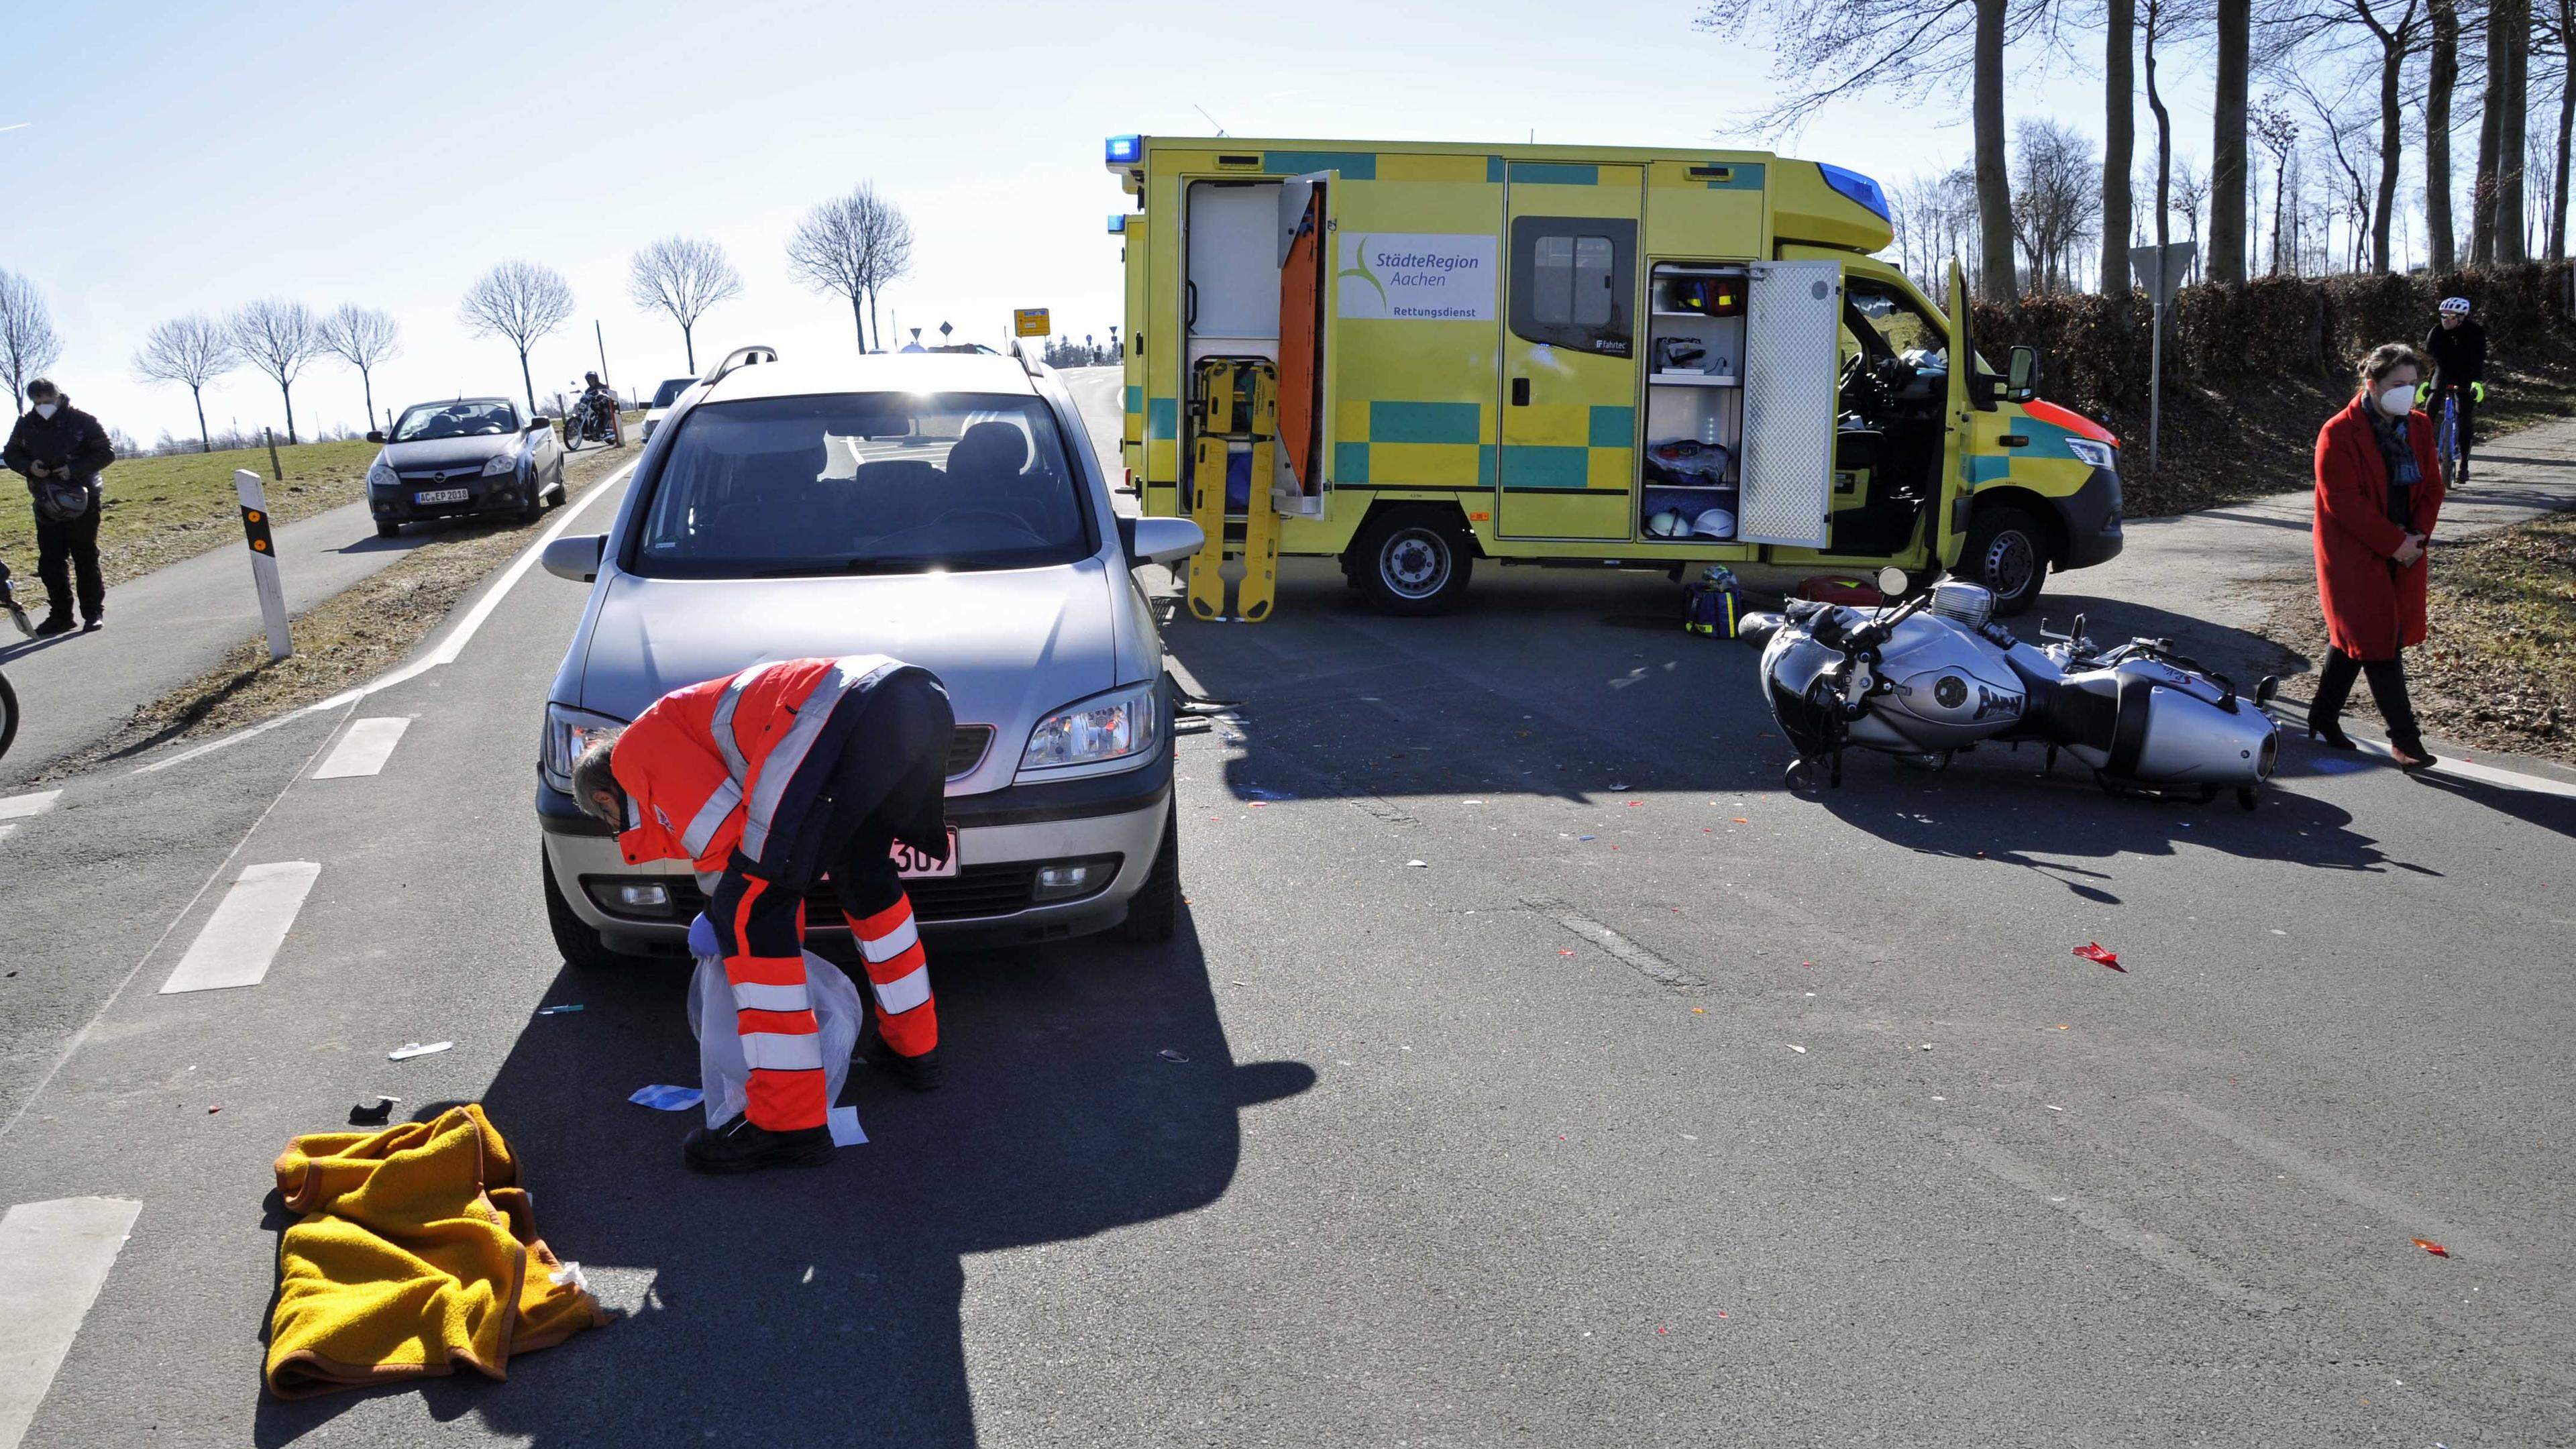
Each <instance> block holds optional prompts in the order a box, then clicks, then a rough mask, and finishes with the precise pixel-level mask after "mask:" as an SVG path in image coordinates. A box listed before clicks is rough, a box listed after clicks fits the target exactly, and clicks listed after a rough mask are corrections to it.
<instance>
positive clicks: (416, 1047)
mask: <svg viewBox="0 0 2576 1449" xmlns="http://www.w3.org/2000/svg"><path fill="white" fill-rule="evenodd" d="M454 1045H456V1043H454V1042H452V1041H434V1042H431V1043H429V1044H428V1045H427V1046H423V1045H421V1044H420V1043H419V1042H416V1041H407V1042H404V1043H403V1044H402V1045H401V1046H398V1047H395V1048H394V1049H393V1050H392V1051H389V1052H387V1053H385V1060H386V1061H389V1062H407V1061H410V1060H411V1059H412V1058H413V1057H425V1056H428V1055H429V1054H430V1053H431V1052H443V1051H445V1050H447V1049H448V1048H449V1047H452V1046H454Z"/></svg>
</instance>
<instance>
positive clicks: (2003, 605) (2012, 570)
mask: <svg viewBox="0 0 2576 1449" xmlns="http://www.w3.org/2000/svg"><path fill="white" fill-rule="evenodd" d="M2048 563H2049V548H2048V530H2047V529H2045V528H2043V527H2041V526H2040V522H2039V520H2038V519H2036V518H2033V517H2031V515H2030V513H2029V512H2028V511H2027V510H2025V509H2020V508H2015V507H2013V506H2012V505H2010V504H1995V505H1992V506H1989V507H1985V508H1980V509H1978V510H1977V515H1976V521H1975V522H1974V523H1973V524H1972V525H1971V526H1970V527H1969V529H1968V544H1967V547H1966V548H1965V549H1963V550H1961V551H1960V554H1959V566H1960V568H1961V570H1962V571H1963V572H1965V573H1966V574H1967V576H1968V577H1969V578H1970V579H1971V580H1973V581H1974V582H1976V583H1979V584H1983V585H1984V586H1985V587H1986V588H1987V589H1988V590H1990V591H1992V592H1993V594H1994V596H1995V612H1996V613H1997V614H2019V613H2023V612H2025V611H2027V610H2028V609H2029V608H2030V606H2031V605H2033V604H2035V603H2038V602H2039V589H2040V585H2041V584H2042V583H2043V582H2045V581H2046V579H2047V577H2048Z"/></svg>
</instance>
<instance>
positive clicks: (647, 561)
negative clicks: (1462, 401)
mask: <svg viewBox="0 0 2576 1449" xmlns="http://www.w3.org/2000/svg"><path fill="white" fill-rule="evenodd" d="M1203 541H1204V538H1203V535H1202V534H1201V533H1200V531H1199V529H1198V527H1197V525H1195V524H1193V523H1191V522H1189V521H1188V520H1186V519H1173V518H1145V519H1138V518H1132V517H1121V516H1120V515H1119V514H1118V513H1117V512H1116V511H1115V510H1114V509H1113V508H1112V507H1111V505H1110V496H1109V485H1108V480H1107V479H1106V478H1105V477H1103V476H1102V473H1101V468H1100V462H1099V458H1098V456H1097V455H1096V454H1095V452H1094V451H1093V449H1092V446H1091V442H1090V439H1089V437H1088V436H1087V434H1086V433H1085V431H1084V426H1083V421H1082V417H1081V414H1080V413H1079V412H1078V411H1077V410H1076V408H1075V406H1074V403H1073V400H1072V398H1071V396H1070V395H1069V394H1068V393H1067V392H1066V390H1065V388H1064V386H1063V384H1062V383H1061V382H1059V381H1058V380H1057V379H1056V378H1055V376H1054V375H1053V374H1052V373H1051V372H1049V371H1048V370H1046V369H1044V368H1037V367H1031V366H1027V365H1025V364H1023V363H1022V362H1021V361H1020V360H1019V359H1017V358H1010V357H996V356H967V355H956V354H936V353H910V354H893V355H879V356H869V357H854V358H850V359H846V360H841V361H833V362H816V363H802V362H780V361H779V360H777V356H776V354H775V353H774V352H771V351H769V350H767V349H761V348H744V349H742V350H740V351H738V352H736V353H735V354H734V355H733V356H731V357H728V358H727V359H726V360H725V361H724V363H722V364H720V365H719V366H718V367H716V368H715V369H714V370H712V371H711V372H709V374H708V375H707V377H706V378H705V380H704V382H703V385H702V386H698V387H693V388H691V389H689V390H688V392H687V393H686V395H685V396H683V397H682V398H681V399H680V400H679V401H678V403H677V404H676V405H675V406H674V407H673V408H672V410H671V413H670V416H669V417H668V418H666V419H665V420H664V421H663V424H662V426H661V427H659V428H657V429H655V430H654V433H653V437H652V440H651V441H650V442H649V443H647V444H646V445H645V448H644V452H643V456H642V457H641V458H640V459H639V460H638V461H637V463H636V466H635V478H634V482H633V485H632V486H631V487H630V488H629V489H628V490H627V494H626V497H625V499H624V501H623V502H622V503H621V504H620V506H619V508H618V511H617V518H616V521H615V523H614V524H612V525H611V526H610V528H609V531H608V532H607V533H606V534H605V535H600V534H590V535H573V536H566V537H563V538H559V539H557V540H555V541H554V542H553V543H552V544H549V545H548V546H547V548H546V551H545V555H544V562H545V566H546V569H547V570H548V571H549V572H551V573H553V574H555V575H557V576H559V577H563V578H568V579H573V580H578V581H586V582H588V583H590V586H591V591H590V603H589V607H588V608H587V609H585V610H584V611H583V613H582V619H581V625H580V627H579V628H578V629H577V630H576V631H575V632H574V634H573V638H572V646H571V648H570V649H568V650H566V651H565V654H564V661H563V667H562V668H561V669H560V670H559V671H557V673H556V675H555V682H554V688H553V691H552V693H551V694H550V695H549V696H548V701H549V702H548V703H547V705H546V719H545V733H544V740H543V744H542V747H541V750H540V760H539V770H538V773H539V777H540V778H539V783H538V786H537V819H538V823H539V825H540V826H541V827H542V828H543V834H544V858H543V867H542V869H543V875H544V882H545V892H546V909H547V917H548V920H549V922H550V923H551V924H552V926H553V928H554V935H555V940H556V943H557V945H558V946H560V947H561V948H562V951H563V954H564V956H565V958H566V959H567V960H570V961H572V962H574V963H575V964H578V965H593V964H607V963H610V962H613V961H616V960H618V959H620V958H621V957H624V956H628V955H633V954H638V953H660V952H672V951H678V950H680V949H682V943H683V941H684V938H685V936H686V932H687V928H688V924H689V921H690V919H691V918H692V917H693V916H695V915H696V914H697V912H698V910H699V908H700V906H701V904H702V903H703V901H704V890H705V887H706V885H707V882H704V881H701V880H700V879H699V878H698V877H696V876H695V875H694V874H692V872H691V869H690V867H689V864H688V863H687V862H684V861H663V862H656V863H654V864H652V865H649V866H644V867H634V866H629V865H627V864H626V863H625V862H624V860H623V859H622V858H621V856H620V854H619V852H618V849H617V843H616V841H615V839H614V838H613V837H612V836H611V835H609V834H608V833H607V830H606V827H604V826H602V825H600V824H599V823H598V822H596V821H594V820H593V819H591V817H589V816H588V815H585V814H583V813H582V811H581V810H580V809H579V808H578V807H576V806H575V805H574V803H573V800H572V796H571V794H570V793H569V787H570V784H571V779H570V770H571V764H572V761H573V759H574V758H575V756H577V755H578V754H579V753H580V751H581V748H582V746H583V745H584V744H585V743H586V742H587V741H588V739H589V738H590V737H591V735H592V734H594V733H595V732H597V731H600V730H603V729H607V728H612V727H615V726H618V725H622V724H624V723H626V722H627V721H629V720H632V719H633V718H634V717H635V716H636V715H637V714H638V713H640V712H642V711H643V709H644V708H645V707H646V706H647V705H650V704H651V703H653V701H655V700H656V699H659V698H660V697H661V696H662V695H664V694H665V693H667V692H669V691H671V690H673V689H677V688H680V687H681V686H684V685H689V684H694V683H697V682H698V681H700V680H705V679H713V678H717V677H719V676H724V675H730V674H733V673H734V672H736V671H738V670H741V669H744V668H747V667H749V666H750V665H753V664H757V663H760V662H761V661H763V660H770V659H796V658H808V657H838V656H842V655H850V654H885V655H890V656H892V657H894V658H896V659H900V660H903V661H905V662H907V663H911V664H918V665H921V666H922V667H924V668H926V669H929V670H930V671H931V672H933V673H935V674H937V675H938V676H939V678H940V680H941V681H942V682H943V683H945V684H946V685H947V687H948V694H949V699H950V702H951V704H952V705H953V707H954V709H955V714H956V719H957V730H956V734H955V736H954V738H953V739H952V741H951V744H950V749H949V758H948V823H949V826H950V828H951V830H952V831H953V832H954V835H955V840H956V847H955V849H954V850H952V851H951V852H950V853H949V858H948V859H947V860H946V861H944V862H935V863H934V862H930V861H928V860H926V859H918V858H913V859H906V860H905V861H904V867H905V869H904V873H905V876H906V879H905V888H906V890H907V891H908V893H909V894H910V895H911V897H912V902H913V909H914V912H915V914H916V916H917V917H918V918H919V919H920V921H921V923H922V927H923V929H924V930H926V931H929V932H932V933H934V934H944V935H947V936H949V937H951V938H955V937H960V936H970V937H974V938H979V939H986V940H994V939H998V940H1002V941H1010V940H1032V939H1052V938H1058V937H1066V936H1074V935H1080V934H1083V933H1086V932H1092V931H1103V930H1116V931H1118V932H1119V933H1120V934H1121V935H1122V936H1124V937H1125V938H1127V939H1131V940H1138V941H1159V940H1164V939H1167V938H1169V937H1170V935H1171V934H1172V932H1173V929H1174V924H1175V916H1176V912H1177V909H1178V906H1179V902H1180V889H1179V887H1180V836H1179V826H1178V820H1177V817H1176V815H1175V814H1174V811H1173V808H1172V703H1173V702H1172V699H1171V697H1170V694H1169V690H1168V685H1167V683H1166V681H1165V678H1164V673H1163V643H1162V638H1161V635H1160V633H1159V632H1158V630H1157V628H1156V623H1155V615H1154V612H1153V609H1152V608H1151V606H1150V605H1149V603H1148V600H1147V598H1146V595H1145V593H1144V590H1143V589H1142V587H1141V586H1140V585H1139V584H1138V583H1137V581H1136V579H1135V576H1134V574H1133V570H1134V569H1135V568H1136V567H1138V566H1140V565H1143V564H1146V563H1173V562H1176V561H1178V560H1180V559H1183V558H1186V557H1188V556H1190V555H1191V554H1193V553H1196V552H1197V551H1198V549H1199V547H1200V546H1201V544H1202V542H1203ZM815 917H816V919H815V920H814V922H813V925H814V928H815V929H816V930H817V931H818V932H819V931H825V930H829V929H832V928H834V927H837V925H838V916H837V914H836V913H832V912H816V913H815Z"/></svg>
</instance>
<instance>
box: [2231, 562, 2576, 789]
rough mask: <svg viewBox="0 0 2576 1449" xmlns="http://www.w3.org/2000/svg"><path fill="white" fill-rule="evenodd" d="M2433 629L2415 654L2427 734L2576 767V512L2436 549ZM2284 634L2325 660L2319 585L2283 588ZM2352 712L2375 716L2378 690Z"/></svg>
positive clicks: (2356, 700)
mask: <svg viewBox="0 0 2576 1449" xmlns="http://www.w3.org/2000/svg"><path fill="white" fill-rule="evenodd" d="M2434 562H2435V565H2436V567H2435V569H2434V571H2433V580H2432V589H2431V593H2430V595H2429V597H2428V598H2427V600H2426V605H2427V609H2428V614H2429V618H2430V619H2431V622H2432V632H2431V636H2430V637H2429V638H2428V639H2426V641H2425V643H2424V646H2423V647H2422V648H2420V649H2411V650H2409V651H2407V655H2406V683H2407V693H2408V694H2409V696H2410V697H2411V698H2412V699H2413V700H2414V703H2415V713H2416V715H2417V716H2418V717H2419V718H2420V719H2421V720H2422V722H2423V726H2424V732H2425V733H2426V734H2428V735H2430V736H2432V737H2433V738H2434V739H2436V740H2448V741H2453V742H2456V743H2458V744H2462V745H2466V746H2469V747H2471V748H2473V749H2482V750H2500V751H2503V752H2506V753H2509V754H2517V755H2529V756H2533V757H2535V758H2541V759H2551V760H2558V761H2561V762H2563V763H2567V764H2576V513H2560V514H2552V515H2551V516H2549V517H2546V518H2538V519H2534V520H2532V521H2531V522H2529V523H2522V524H2517V525H2515V526H2513V527H2511V528H2502V529H2498V530H2496V531H2495V532H2493V533H2489V534H2485V535H2482V536H2480V537H2478V538H2475V539H2472V540H2470V541H2468V542H2466V543H2458V544H2451V545H2447V546H2443V547H2441V548H2440V549H2439V551H2438V552H2437V553H2436V554H2435V555H2434ZM2272 620H2273V623H2272V633H2273V636H2274V637H2275V638H2281V639H2289V640H2295V641H2297V643H2298V647H2299V648H2300V649H2301V650H2302V651H2303V652H2305V653H2307V654H2308V655H2309V656H2310V657H2311V658H2317V659H2322V658H2324V657H2325V650H2326V641H2325V626H2324V625H2323V624H2322V623H2320V622H2319V621H2318V619H2317V617H2316V591H2315V587H2314V585H2313V584H2311V585H2309V586H2308V587H2306V588H2305V589H2304V590H2301V589H2294V588H2290V587H2288V586H2287V582H2286V581H2285V583H2284V587H2283V589H2282V591H2281V594H2280V596H2279V597H2278V599H2277V601H2276V603H2275V605H2274V608H2273V611H2272ZM2349 712H2350V713H2351V714H2352V715H2354V716H2355V717H2359V718H2369V719H2377V718H2378V717H2379V716H2378V711H2377V709H2376V707H2375V706H2374V705H2373V704H2372V703H2371V699H2370V689H2369V686H2368V685H2366V684H2365V685H2361V686H2359V687H2356V688H2355V689H2354V691H2353V697H2352V703H2351V705H2350V706H2349Z"/></svg>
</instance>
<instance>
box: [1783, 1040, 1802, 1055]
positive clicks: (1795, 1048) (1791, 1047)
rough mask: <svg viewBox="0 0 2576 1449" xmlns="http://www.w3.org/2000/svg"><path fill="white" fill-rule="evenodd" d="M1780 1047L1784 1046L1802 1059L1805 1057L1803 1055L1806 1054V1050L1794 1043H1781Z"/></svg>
mask: <svg viewBox="0 0 2576 1449" xmlns="http://www.w3.org/2000/svg"><path fill="white" fill-rule="evenodd" d="M1782 1045H1784V1046H1786V1047H1788V1048H1789V1050H1791V1051H1793V1052H1796V1053H1797V1054H1798V1055H1800V1056H1802V1057H1803V1056H1805V1055H1806V1054H1807V1049H1806V1048H1805V1047H1802V1046H1800V1045H1798V1044H1797V1043H1796V1042H1784V1043H1782Z"/></svg>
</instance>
